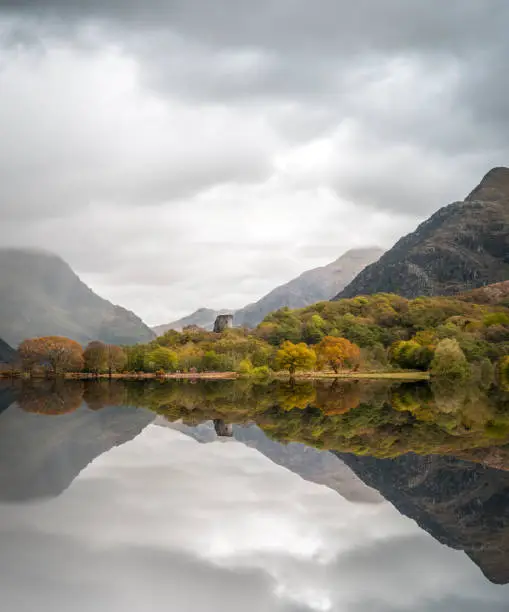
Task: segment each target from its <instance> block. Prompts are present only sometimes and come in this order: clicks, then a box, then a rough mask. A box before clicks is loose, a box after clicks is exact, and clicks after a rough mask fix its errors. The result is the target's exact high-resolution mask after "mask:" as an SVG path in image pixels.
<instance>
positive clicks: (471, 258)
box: [335, 168, 509, 299]
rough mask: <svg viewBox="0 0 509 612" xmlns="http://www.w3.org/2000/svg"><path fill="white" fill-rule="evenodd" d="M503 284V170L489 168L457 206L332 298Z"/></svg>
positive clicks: (508, 197)
mask: <svg viewBox="0 0 509 612" xmlns="http://www.w3.org/2000/svg"><path fill="white" fill-rule="evenodd" d="M506 280H509V168H493V169H492V170H490V171H489V172H488V174H487V175H486V176H485V177H484V178H483V179H482V181H481V183H480V184H479V185H478V186H477V187H476V188H475V189H474V190H473V191H472V193H471V194H470V195H469V196H467V198H466V199H465V200H464V201H463V202H455V203H454V204H450V205H449V206H445V207H444V208H441V209H440V210H439V211H438V212H436V213H435V214H434V215H432V216H431V217H430V218H429V219H428V220H427V221H425V222H424V223H422V224H421V225H420V226H419V227H418V228H417V229H416V230H415V232H413V233H411V234H408V236H405V237H404V238H402V239H401V240H400V241H399V242H397V243H396V244H395V246H394V247H393V248H392V249H390V250H389V251H387V253H385V255H383V256H382V257H381V258H380V260H379V261H377V262H376V263H374V264H372V265H370V266H368V267H367V268H366V269H365V270H363V271H362V272H361V273H360V274H359V275H358V276H357V277H356V278H355V279H354V280H353V281H352V282H351V283H350V284H349V285H348V286H347V287H346V288H345V289H344V290H343V291H341V292H340V293H338V294H337V295H336V297H335V299H341V298H350V297H355V296H356V295H368V294H372V293H381V292H384V293H397V294H399V295H402V296H404V297H409V298H413V297H418V296H420V295H452V294H455V293H460V292H462V291H470V290H472V289H476V288H477V287H482V286H484V285H489V284H492V283H498V282H501V281H506Z"/></svg>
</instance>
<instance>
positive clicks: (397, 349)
mask: <svg viewBox="0 0 509 612" xmlns="http://www.w3.org/2000/svg"><path fill="white" fill-rule="evenodd" d="M390 357H391V361H392V362H393V363H394V364H395V365H397V366H399V367H401V368H409V369H412V370H427V369H428V368H429V366H430V364H431V360H432V359H433V350H432V349H431V348H430V347H429V346H422V345H421V344H420V343H419V342H417V341H416V340H415V339H413V340H401V341H400V342H395V343H394V344H393V345H392V347H391V351H390Z"/></svg>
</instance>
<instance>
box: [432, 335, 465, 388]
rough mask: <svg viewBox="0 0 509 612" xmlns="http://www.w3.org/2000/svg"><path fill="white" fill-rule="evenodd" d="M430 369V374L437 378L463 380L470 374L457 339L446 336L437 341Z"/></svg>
mask: <svg viewBox="0 0 509 612" xmlns="http://www.w3.org/2000/svg"><path fill="white" fill-rule="evenodd" d="M430 370H431V374H432V376H434V377H439V378H448V379H456V380H464V379H465V378H467V377H468V376H469V375H470V367H469V365H468V361H467V358H466V357H465V353H464V352H463V351H462V350H461V347H460V345H459V344H458V341H457V340H454V339H451V338H446V339H444V340H441V341H440V342H439V343H438V345H437V348H436V350H435V356H434V357H433V361H432V362H431V367H430Z"/></svg>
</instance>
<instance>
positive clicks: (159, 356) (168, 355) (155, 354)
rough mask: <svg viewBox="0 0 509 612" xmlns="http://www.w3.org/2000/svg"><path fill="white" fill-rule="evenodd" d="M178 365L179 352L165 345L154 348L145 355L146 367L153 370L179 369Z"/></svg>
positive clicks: (169, 370)
mask: <svg viewBox="0 0 509 612" xmlns="http://www.w3.org/2000/svg"><path fill="white" fill-rule="evenodd" d="M177 365H178V357H177V353H175V351H172V350H170V349H169V348H166V347H164V346H159V347H158V348H155V349H153V350H152V351H150V352H148V353H147V355H146V357H145V367H146V368H147V369H148V370H149V371H151V372H157V371H158V370H164V371H165V372H173V371H175V370H176V369H177Z"/></svg>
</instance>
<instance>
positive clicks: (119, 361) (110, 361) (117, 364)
mask: <svg viewBox="0 0 509 612" xmlns="http://www.w3.org/2000/svg"><path fill="white" fill-rule="evenodd" d="M126 362H127V355H126V354H125V351H124V349H123V348H122V347H121V346H117V345H116V344H107V345H106V369H107V370H108V376H109V377H110V378H111V375H112V373H113V372H118V370H121V369H122V368H124V367H125V364H126Z"/></svg>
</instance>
